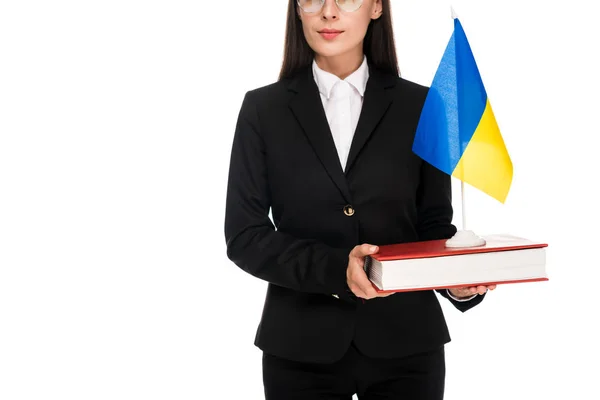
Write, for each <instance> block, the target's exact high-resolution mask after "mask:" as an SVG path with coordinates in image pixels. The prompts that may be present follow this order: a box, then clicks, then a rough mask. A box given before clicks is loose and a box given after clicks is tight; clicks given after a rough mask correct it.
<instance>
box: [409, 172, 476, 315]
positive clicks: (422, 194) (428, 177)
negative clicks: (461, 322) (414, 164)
mask: <svg viewBox="0 0 600 400" xmlns="http://www.w3.org/2000/svg"><path fill="white" fill-rule="evenodd" d="M417 199H418V221H417V233H418V235H419V240H436V239H448V238H450V237H452V236H453V235H454V234H455V233H456V227H455V226H454V225H453V224H452V215H453V210H452V181H451V178H450V176H448V175H447V174H446V173H444V172H442V171H440V170H439V169H437V168H435V167H434V166H432V165H431V164H429V163H427V162H425V161H423V163H422V165H421V180H420V183H419V192H418V196H417ZM436 291H437V292H438V293H439V294H440V295H441V296H442V297H445V298H446V299H448V300H449V301H450V302H451V303H452V304H453V305H454V307H456V308H457V309H458V310H460V311H462V312H465V311H467V310H469V309H470V308H473V307H474V306H476V305H477V304H479V303H481V301H482V300H483V298H484V297H485V295H481V296H475V297H474V298H473V299H471V300H468V301H457V300H455V299H453V298H452V297H450V296H449V295H448V292H447V291H446V289H441V290H436Z"/></svg>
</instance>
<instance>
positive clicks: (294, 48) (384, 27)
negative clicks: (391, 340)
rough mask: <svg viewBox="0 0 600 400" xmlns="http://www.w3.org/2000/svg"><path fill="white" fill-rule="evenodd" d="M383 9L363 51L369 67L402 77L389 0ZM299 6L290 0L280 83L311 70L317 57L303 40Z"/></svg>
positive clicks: (365, 42) (367, 35) (368, 34)
mask: <svg viewBox="0 0 600 400" xmlns="http://www.w3.org/2000/svg"><path fill="white" fill-rule="evenodd" d="M381 6H382V15H381V16H380V17H379V18H378V19H374V20H371V22H370V23H369V27H368V28H367V33H366V35H365V40H364V42H363V51H364V53H365V56H366V57H367V61H368V63H369V65H371V66H373V67H375V68H377V69H379V70H381V71H383V72H388V73H392V74H396V75H399V74H400V68H399V67H398V58H397V57H396V45H395V43H394V29H393V25H392V14H391V9H390V0H381ZM296 7H298V5H297V0H289V2H288V10H287V22H286V29H285V44H284V52H283V63H282V65H281V70H280V72H279V79H280V80H281V79H285V78H289V77H291V76H293V75H295V74H296V73H297V72H298V71H300V70H301V69H304V68H306V67H308V66H309V65H310V63H312V60H313V58H314V51H313V50H312V49H311V48H310V46H309V45H308V42H307V41H306V38H305V37H304V32H303V30H302V22H301V21H300V18H299V17H298V13H297V9H296Z"/></svg>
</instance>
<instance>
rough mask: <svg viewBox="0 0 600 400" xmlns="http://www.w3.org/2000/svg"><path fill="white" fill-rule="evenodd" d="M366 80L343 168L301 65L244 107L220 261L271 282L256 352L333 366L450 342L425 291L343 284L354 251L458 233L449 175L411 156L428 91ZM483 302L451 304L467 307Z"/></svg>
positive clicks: (378, 76)
mask: <svg viewBox="0 0 600 400" xmlns="http://www.w3.org/2000/svg"><path fill="white" fill-rule="evenodd" d="M369 74H370V77H369V80H368V82H367V88H366V91H365V97H364V101H363V107H362V112H361V115H360V118H359V122H358V126H357V128H356V131H355V135H354V139H353V142H352V146H351V149H350V154H349V157H348V163H347V166H346V170H345V171H344V170H343V169H342V167H341V165H340V162H339V158H338V155H337V152H336V149H335V145H334V142H333V139H332V137H331V132H330V130H329V127H328V124H327V120H326V116H325V112H324V109H323V106H322V103H321V99H320V97H319V92H318V89H317V86H316V84H315V82H314V79H313V76H312V72H311V70H310V68H308V69H306V70H304V71H302V72H301V73H298V74H297V75H296V76H295V77H294V78H292V79H285V80H281V81H279V82H277V83H274V84H272V85H269V86H266V87H262V88H259V89H255V90H252V91H249V92H248V93H247V94H246V96H245V98H244V100H243V103H242V106H241V110H240V113H239V119H238V122H237V126H236V130H235V135H234V139H233V146H232V152H231V161H230V173H229V181H228V186H227V201H226V217H225V237H226V243H227V254H228V257H229V258H230V259H231V260H232V261H233V262H234V263H235V264H236V265H237V266H239V267H240V268H241V269H243V270H244V271H246V272H248V273H249V274H251V275H253V276H255V277H257V278H260V279H263V280H265V281H267V282H269V285H268V290H267V293H266V299H265V304H264V311H263V314H262V318H261V321H260V324H259V327H258V331H257V334H256V340H255V344H256V345H257V346H258V347H259V348H261V349H262V350H264V351H265V352H266V353H269V354H272V355H275V356H278V357H281V358H285V359H288V360H293V361H300V362H311V363H332V362H335V361H338V360H340V359H341V358H342V357H343V356H344V355H345V354H346V353H347V351H348V349H349V347H350V346H351V343H354V344H355V346H356V348H357V349H358V350H360V352H361V353H363V354H365V355H366V356H370V357H378V358H396V357H403V356H408V355H411V354H416V353H419V352H426V351H430V350H432V349H437V348H439V347H440V346H443V344H444V343H447V342H448V341H449V340H450V336H449V333H448V328H447V326H446V322H445V319H444V315H443V313H442V309H441V307H440V304H439V302H438V298H437V296H436V294H435V292H434V291H418V292H407V293H396V294H394V295H392V296H389V297H386V298H377V299H373V300H366V301H363V300H362V299H357V298H356V297H354V296H353V295H352V294H351V293H350V292H349V291H348V287H347V285H346V268H347V265H348V254H349V253H350V251H351V249H352V248H353V247H354V246H356V245H358V244H362V243H370V244H376V245H384V244H391V243H400V242H411V241H417V240H427V239H440V238H448V237H450V236H452V235H453V234H454V233H455V232H456V228H455V227H454V226H453V225H452V224H451V220H452V205H451V186H450V182H451V181H450V177H449V176H447V175H445V174H444V173H442V172H440V171H439V170H437V169H435V168H434V167H432V166H430V165H429V164H427V163H425V162H423V161H422V160H421V159H420V158H419V157H417V156H416V155H415V154H413V152H412V142H413V137H414V133H415V129H416V127H417V123H418V120H419V115H420V112H421V108H422V106H423V103H424V101H425V97H426V95H427V90H428V89H427V88H426V87H423V86H420V85H417V84H415V83H411V82H409V81H407V80H405V79H402V78H399V77H397V76H393V75H388V74H384V73H381V72H379V71H377V70H376V69H374V68H370V70H369ZM347 205H351V206H352V207H353V208H354V210H355V213H354V214H353V215H351V216H348V215H346V214H345V213H344V211H343V210H344V207H345V206H347ZM270 209H271V211H272V217H273V221H274V224H273V223H272V222H271V219H270V218H269V210H270ZM439 293H440V294H441V295H442V296H444V297H446V298H448V296H447V294H446V292H445V291H439ZM332 294H338V295H339V297H340V298H339V299H338V298H336V297H334V296H332ZM448 299H449V298H448ZM482 299H483V296H478V297H477V298H476V299H474V300H471V301H468V302H456V301H454V300H452V299H449V300H450V301H451V302H452V303H453V304H454V305H455V306H456V307H457V308H458V309H459V310H461V311H466V310H467V309H469V308H471V307H473V306H475V305H476V304H477V303H479V302H480V301H481V300H482ZM233 318H235V316H233Z"/></svg>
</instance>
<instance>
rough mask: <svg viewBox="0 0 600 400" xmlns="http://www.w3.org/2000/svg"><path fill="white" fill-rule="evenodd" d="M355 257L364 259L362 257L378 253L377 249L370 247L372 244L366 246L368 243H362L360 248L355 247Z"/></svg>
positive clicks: (376, 247)
mask: <svg viewBox="0 0 600 400" xmlns="http://www.w3.org/2000/svg"><path fill="white" fill-rule="evenodd" d="M355 249H356V254H355V256H356V257H364V256H368V255H370V254H375V253H377V252H378V251H379V247H378V246H375V245H372V244H368V243H364V244H362V245H360V246H356V248H355Z"/></svg>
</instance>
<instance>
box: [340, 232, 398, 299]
mask: <svg viewBox="0 0 600 400" xmlns="http://www.w3.org/2000/svg"><path fill="white" fill-rule="evenodd" d="M378 250H379V249H378V247H377V246H373V245H370V244H362V245H359V246H355V247H354V248H353V249H352V251H351V252H350V255H349V256H348V269H347V270H346V279H347V283H348V288H349V289H350V290H351V291H352V293H354V295H355V296H356V297H360V298H362V299H367V300H369V299H374V298H376V297H387V296H389V295H390V294H393V293H389V292H388V293H378V292H377V291H376V290H375V288H374V287H373V284H372V283H371V281H370V280H369V277H368V276H367V274H366V273H365V269H364V266H365V256H368V255H370V254H375V253H377V251H378Z"/></svg>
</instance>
